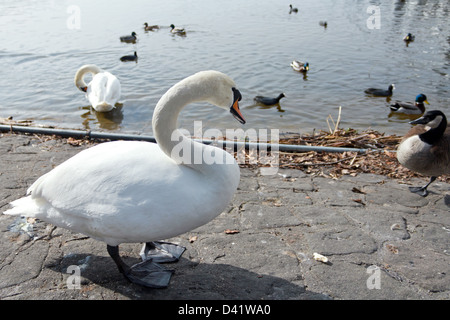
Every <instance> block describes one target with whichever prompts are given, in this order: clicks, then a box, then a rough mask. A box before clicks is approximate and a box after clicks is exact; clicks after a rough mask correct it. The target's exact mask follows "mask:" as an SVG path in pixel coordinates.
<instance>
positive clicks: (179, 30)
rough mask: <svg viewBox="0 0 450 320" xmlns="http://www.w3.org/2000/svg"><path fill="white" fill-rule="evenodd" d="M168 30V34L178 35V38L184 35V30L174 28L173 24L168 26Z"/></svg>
mask: <svg viewBox="0 0 450 320" xmlns="http://www.w3.org/2000/svg"><path fill="white" fill-rule="evenodd" d="M170 28H171V30H170V32H171V33H173V34H178V35H180V36H184V35H186V30H184V28H175V25H173V24H171V25H170Z"/></svg>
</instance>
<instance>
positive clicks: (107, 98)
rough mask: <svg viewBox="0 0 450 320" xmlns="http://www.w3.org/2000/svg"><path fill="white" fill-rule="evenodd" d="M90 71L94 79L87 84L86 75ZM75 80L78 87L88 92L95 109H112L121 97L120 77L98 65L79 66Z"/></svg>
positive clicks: (88, 97) (101, 110) (104, 110)
mask: <svg viewBox="0 0 450 320" xmlns="http://www.w3.org/2000/svg"><path fill="white" fill-rule="evenodd" d="M88 73H90V74H92V80H91V82H89V84H86V83H85V82H84V77H85V75H87V74H88ZM74 81H75V85H76V87H77V88H78V89H80V90H81V91H83V92H85V93H86V97H87V99H88V100H89V102H90V103H91V105H92V108H94V110H95V111H99V112H107V111H111V110H112V109H114V107H115V105H116V103H117V102H118V100H119V99H120V94H121V87H120V82H119V79H117V77H116V76H114V75H113V74H111V73H109V72H107V71H104V70H101V69H100V68H99V67H97V66H96V65H93V64H88V65H84V66H82V67H81V68H79V69H78V71H77V73H76V74H75V80H74Z"/></svg>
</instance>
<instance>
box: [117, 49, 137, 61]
mask: <svg viewBox="0 0 450 320" xmlns="http://www.w3.org/2000/svg"><path fill="white" fill-rule="evenodd" d="M137 60H138V55H137V52H136V51H135V52H134V54H133V55H127V56H123V57H120V61H122V62H127V61H136V62H137Z"/></svg>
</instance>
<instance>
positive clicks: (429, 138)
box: [419, 115, 447, 145]
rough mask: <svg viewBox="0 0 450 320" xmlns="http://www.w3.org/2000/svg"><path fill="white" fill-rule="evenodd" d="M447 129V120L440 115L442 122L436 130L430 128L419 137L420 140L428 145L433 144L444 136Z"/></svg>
mask: <svg viewBox="0 0 450 320" xmlns="http://www.w3.org/2000/svg"><path fill="white" fill-rule="evenodd" d="M446 129H447V118H446V117H445V116H444V115H442V120H441V122H440V123H439V125H438V126H437V127H436V128H432V129H430V130H428V131H427V132H425V133H422V134H420V135H419V138H420V140H422V141H423V142H425V143H428V144H431V145H432V144H435V143H436V142H437V141H439V139H440V138H441V137H442V136H443V135H444V132H445V130H446Z"/></svg>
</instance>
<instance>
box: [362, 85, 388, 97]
mask: <svg viewBox="0 0 450 320" xmlns="http://www.w3.org/2000/svg"><path fill="white" fill-rule="evenodd" d="M394 89H395V85H394V84H391V85H390V86H389V87H388V89H387V90H384V89H377V88H369V89H366V90H364V92H365V93H367V94H370V95H373V96H378V97H389V96H392V92H393V91H394Z"/></svg>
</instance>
